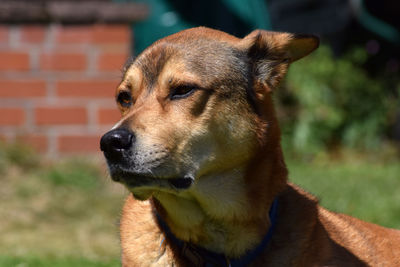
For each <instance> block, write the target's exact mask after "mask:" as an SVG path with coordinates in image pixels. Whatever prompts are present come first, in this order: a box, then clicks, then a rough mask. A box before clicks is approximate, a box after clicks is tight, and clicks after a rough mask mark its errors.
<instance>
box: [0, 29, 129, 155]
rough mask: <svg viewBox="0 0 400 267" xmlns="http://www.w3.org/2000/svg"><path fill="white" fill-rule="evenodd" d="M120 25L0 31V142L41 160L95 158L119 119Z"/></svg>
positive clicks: (123, 51) (124, 51)
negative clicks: (22, 147) (29, 150)
mask: <svg viewBox="0 0 400 267" xmlns="http://www.w3.org/2000/svg"><path fill="white" fill-rule="evenodd" d="M130 42H131V31H130V28H129V26H126V25H112V26H111V25H108V26H107V25H91V26H61V25H43V26H6V25H3V26H0V137H1V138H2V139H5V140H6V141H10V142H13V141H21V142H25V143H27V144H30V145H32V146H33V147H34V148H36V149H37V150H38V151H40V152H42V153H45V154H48V155H59V154H69V153H93V152H98V151H99V149H98V147H99V137H100V136H101V134H103V133H104V132H105V131H107V130H108V129H109V128H110V127H111V126H112V125H113V124H114V123H115V122H116V121H117V120H118V118H119V114H118V112H117V110H116V107H115V104H114V90H115V87H116V85H117V84H118V82H119V79H120V75H121V73H120V70H121V68H122V66H123V64H124V62H125V61H126V59H127V58H128V56H129V54H130V52H129V51H130V47H131V44H130Z"/></svg>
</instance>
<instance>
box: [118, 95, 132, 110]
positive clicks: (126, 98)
mask: <svg viewBox="0 0 400 267" xmlns="http://www.w3.org/2000/svg"><path fill="white" fill-rule="evenodd" d="M117 102H118V103H119V104H120V105H121V106H123V107H125V108H127V107H130V105H132V96H131V93H129V92H127V91H122V92H120V93H119V94H118V96H117Z"/></svg>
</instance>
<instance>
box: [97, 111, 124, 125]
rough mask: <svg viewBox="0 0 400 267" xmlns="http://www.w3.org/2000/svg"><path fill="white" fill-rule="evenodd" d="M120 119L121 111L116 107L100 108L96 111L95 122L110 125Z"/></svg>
mask: <svg viewBox="0 0 400 267" xmlns="http://www.w3.org/2000/svg"><path fill="white" fill-rule="evenodd" d="M120 119H121V113H120V112H119V111H118V109H117V108H100V109H99V110H98V111H97V123H98V124H108V125H112V124H115V123H117V122H118V121H119V120H120Z"/></svg>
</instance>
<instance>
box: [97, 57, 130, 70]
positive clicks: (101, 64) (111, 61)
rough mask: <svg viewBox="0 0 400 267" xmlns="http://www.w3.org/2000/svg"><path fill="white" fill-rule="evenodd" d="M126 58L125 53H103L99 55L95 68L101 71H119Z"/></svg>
mask: <svg viewBox="0 0 400 267" xmlns="http://www.w3.org/2000/svg"><path fill="white" fill-rule="evenodd" d="M127 59H128V54H127V53H118V54H117V53H103V54H100V55H99V58H98V62H97V68H98V70H102V71H121V69H122V67H123V66H124V64H125V62H126V60H127Z"/></svg>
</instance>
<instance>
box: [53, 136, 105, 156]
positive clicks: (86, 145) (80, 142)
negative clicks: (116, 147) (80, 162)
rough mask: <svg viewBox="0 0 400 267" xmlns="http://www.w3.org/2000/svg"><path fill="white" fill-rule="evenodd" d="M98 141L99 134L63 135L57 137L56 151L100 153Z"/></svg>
mask: <svg viewBox="0 0 400 267" xmlns="http://www.w3.org/2000/svg"><path fill="white" fill-rule="evenodd" d="M99 143H100V136H93V135H65V136H59V137H58V138H57V144H58V151H59V152H61V153H88V152H92V153H93V152H98V153H100V148H99V146H100V145H99Z"/></svg>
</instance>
